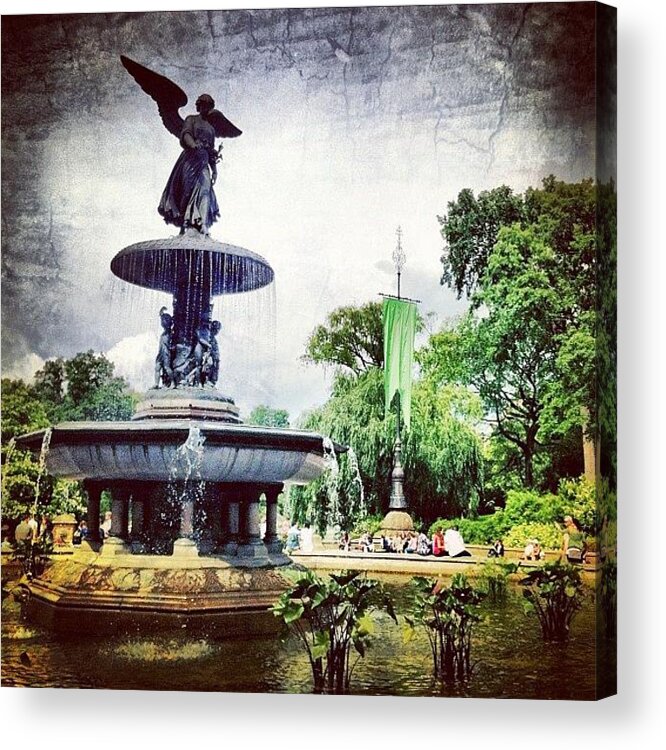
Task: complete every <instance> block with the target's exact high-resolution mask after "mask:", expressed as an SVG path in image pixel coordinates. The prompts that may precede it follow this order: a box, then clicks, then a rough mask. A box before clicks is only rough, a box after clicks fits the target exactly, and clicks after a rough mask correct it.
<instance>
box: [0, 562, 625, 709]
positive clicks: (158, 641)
mask: <svg viewBox="0 0 666 750" xmlns="http://www.w3.org/2000/svg"><path fill="white" fill-rule="evenodd" d="M372 577H374V578H379V579H381V580H382V581H383V582H384V583H385V585H386V587H387V590H388V591H389V592H390V593H391V595H392V596H393V597H394V599H395V601H396V609H397V611H398V614H399V615H400V614H401V613H403V612H405V611H407V609H408V607H409V602H410V597H411V590H410V586H409V578H405V577H401V576H381V575H373V576H372ZM2 615H3V617H2V685H3V686H31V687H63V688H109V689H134V690H193V691H227V692H280V693H285V692H288V693H308V692H311V677H310V668H309V665H308V662H307V658H306V656H305V653H304V652H303V651H302V649H301V647H300V644H299V642H298V641H297V639H296V638H295V637H293V636H290V635H285V636H283V637H282V638H280V637H279V636H278V637H276V638H273V639H252V640H221V639H218V638H215V637H214V636H207V635H205V634H202V633H201V632H197V633H189V632H187V631H186V630H181V631H180V632H169V633H160V634H156V635H153V634H151V635H145V636H143V635H116V636H110V637H109V636H104V637H95V636H90V635H78V634H77V635H76V636H71V637H64V636H62V635H55V634H53V633H50V632H48V631H46V630H42V629H40V628H38V627H36V626H33V625H32V624H29V623H25V622H23V621H21V618H20V609H19V605H18V604H17V603H16V602H15V601H14V600H13V598H12V597H8V598H7V599H6V600H5V602H4V603H3V607H2ZM483 616H484V619H483V621H482V622H481V623H479V624H478V625H477V626H476V629H475V631H474V636H473V645H472V660H473V661H474V662H475V666H474V672H473V675H472V677H471V679H470V680H469V681H468V682H467V683H466V684H464V685H455V686H450V685H444V686H442V685H441V684H440V683H439V682H437V681H435V680H434V679H433V678H432V676H431V668H432V664H431V657H430V651H429V646H428V641H427V637H426V636H425V634H424V633H423V632H421V631H417V633H416V635H415V636H414V637H413V638H412V639H411V640H410V641H409V642H407V643H404V642H403V636H402V629H401V628H400V627H399V626H396V625H395V624H394V623H393V621H392V620H391V619H390V618H389V617H388V615H386V614H383V613H382V614H378V615H376V616H375V617H376V623H377V628H376V632H375V635H374V637H373V642H372V644H371V647H370V649H369V651H368V653H367V654H366V657H365V659H361V660H359V662H358V664H357V666H356V668H355V670H354V673H353V677H352V683H351V692H352V693H354V694H363V695H403V696H439V695H444V696H467V697H486V698H490V697H497V698H500V697H501V698H542V699H543V698H550V699H552V698H557V699H569V700H593V699H594V698H595V679H596V677H595V675H596V658H595V657H596V654H595V649H596V639H595V608H594V599H593V592H592V590H591V589H587V596H586V599H585V602H584V605H583V608H582V609H581V611H580V612H579V613H578V615H577V616H576V618H575V619H574V622H573V625H572V633H571V638H570V640H569V642H568V643H567V644H545V643H543V641H542V639H541V632H540V629H539V624H538V621H537V619H536V616H535V615H534V614H531V613H525V612H524V611H523V607H522V596H521V592H520V590H519V588H518V587H517V586H510V588H509V591H508V592H507V596H506V597H505V599H504V601H501V602H499V603H491V602H489V601H487V602H485V603H484V605H483ZM599 650H600V654H601V656H602V657H604V658H606V657H607V660H606V661H605V663H607V664H608V663H609V661H610V663H611V664H612V666H613V671H614V659H615V657H614V644H610V643H606V642H605V641H603V640H600V641H599ZM602 663H603V662H602ZM609 679H610V678H609Z"/></svg>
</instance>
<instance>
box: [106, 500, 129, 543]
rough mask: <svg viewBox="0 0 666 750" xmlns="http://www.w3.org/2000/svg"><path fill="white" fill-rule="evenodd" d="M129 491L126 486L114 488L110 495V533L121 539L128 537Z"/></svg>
mask: <svg viewBox="0 0 666 750" xmlns="http://www.w3.org/2000/svg"><path fill="white" fill-rule="evenodd" d="M129 500H130V492H129V490H128V489H127V488H125V487H122V488H114V489H113V490H112V495H111V531H110V535H111V536H115V537H118V538H119V539H122V540H123V541H124V540H126V539H127V537H128V529H127V527H128V523H129Z"/></svg>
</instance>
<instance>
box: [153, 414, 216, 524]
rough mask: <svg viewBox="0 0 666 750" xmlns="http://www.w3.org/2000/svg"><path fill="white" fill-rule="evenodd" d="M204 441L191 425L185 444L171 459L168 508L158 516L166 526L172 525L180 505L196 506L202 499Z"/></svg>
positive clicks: (203, 485)
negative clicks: (191, 503)
mask: <svg viewBox="0 0 666 750" xmlns="http://www.w3.org/2000/svg"><path fill="white" fill-rule="evenodd" d="M205 440H206V438H205V437H204V436H203V435H202V434H201V430H200V428H199V427H198V426H197V425H191V426H190V428H189V430H188V433H187V438H186V440H185V442H184V443H183V444H182V445H180V446H178V448H177V449H176V452H175V454H174V456H173V458H172V459H171V463H170V466H169V483H168V491H167V497H168V508H165V509H164V510H163V511H162V513H161V514H160V515H161V519H162V522H163V523H165V524H166V525H171V524H172V523H173V518H174V511H176V515H178V514H179V513H180V508H181V505H182V504H183V503H184V502H185V501H186V500H192V502H193V503H194V504H195V505H196V504H197V503H198V502H200V501H201V500H202V499H203V497H204V493H205V490H206V483H205V482H204V481H202V479H201V464H202V461H203V455H204V447H203V446H204V442H205ZM204 520H205V519H204ZM178 523H179V521H178Z"/></svg>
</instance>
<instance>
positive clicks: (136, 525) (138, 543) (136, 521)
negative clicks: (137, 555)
mask: <svg viewBox="0 0 666 750" xmlns="http://www.w3.org/2000/svg"><path fill="white" fill-rule="evenodd" d="M143 516H144V500H143V498H139V497H137V496H136V493H135V494H134V495H132V532H131V548H132V552H143V551H144V550H145V547H144V544H143Z"/></svg>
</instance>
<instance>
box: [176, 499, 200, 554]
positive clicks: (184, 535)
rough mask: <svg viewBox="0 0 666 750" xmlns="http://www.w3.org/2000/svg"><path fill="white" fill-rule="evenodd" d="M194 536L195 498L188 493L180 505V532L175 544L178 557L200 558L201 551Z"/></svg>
mask: <svg viewBox="0 0 666 750" xmlns="http://www.w3.org/2000/svg"><path fill="white" fill-rule="evenodd" d="M193 534H194V497H193V496H192V494H191V493H186V494H185V497H184V498H183V499H182V500H181V505H180V532H179V534H178V539H176V541H175V542H174V543H173V554H174V555H175V556H176V557H199V550H198V549H197V545H196V542H195V541H194V539H193V538H192V536H193Z"/></svg>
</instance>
